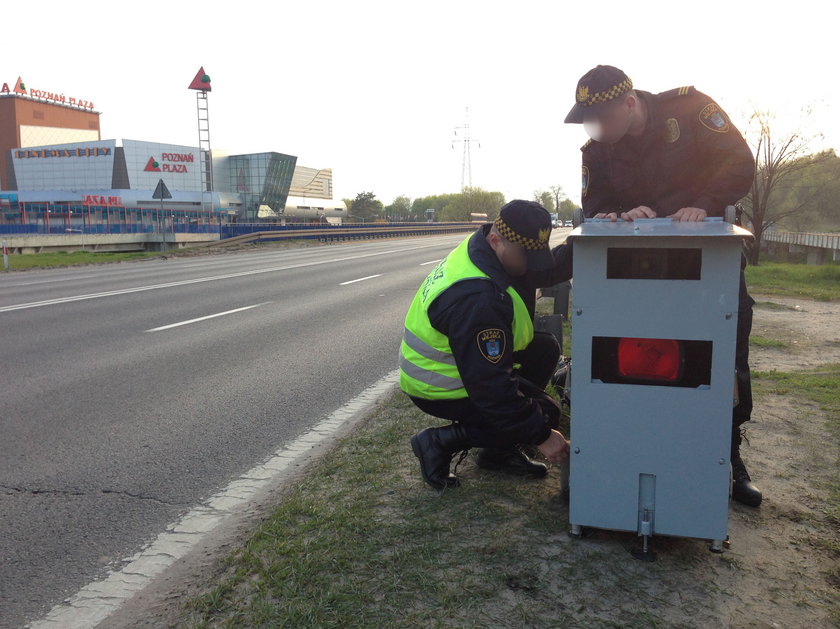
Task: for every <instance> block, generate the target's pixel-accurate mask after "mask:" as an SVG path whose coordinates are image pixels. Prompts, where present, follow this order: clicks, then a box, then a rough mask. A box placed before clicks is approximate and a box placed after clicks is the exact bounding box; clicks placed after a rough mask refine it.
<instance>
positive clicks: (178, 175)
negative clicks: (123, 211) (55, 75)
mask: <svg viewBox="0 0 840 629" xmlns="http://www.w3.org/2000/svg"><path fill="white" fill-rule="evenodd" d="M61 98H64V95H61ZM72 100H73V103H70V102H68V100H67V99H66V98H65V99H64V102H62V101H61V100H60V99H59V96H58V95H56V94H53V93H50V92H45V91H41V90H27V89H26V87H25V86H23V84H22V82H21V81H20V79H18V82H17V84H15V88H14V90H12V89H10V87H9V84H3V85H2V90H0V191H2V193H3V194H2V196H3V200H4V202H5V203H6V204H7V205H8V203H9V201H13V202H14V203H16V204H17V206H18V207H20V208H21V210H22V211H23V212H24V213H25V212H26V209H27V208H30V215H32V214H33V212H35V213H37V210H38V208H43V207H56V208H61V207H68V208H69V207H71V206H72V207H79V206H82V207H84V206H88V207H98V208H102V207H123V208H131V209H133V210H142V209H144V208H161V207H165V208H166V209H167V210H175V211H180V210H186V211H190V210H201V211H214V212H220V213H221V214H224V215H226V216H228V217H232V216H235V220H236V221H238V222H254V221H257V220H266V219H267V220H283V221H287V222H312V221H319V222H320V221H328V222H341V219H342V217H345V216H346V215H347V211H346V209H345V207H344V204H343V203H342V202H339V203H335V202H333V201H332V196H333V189H332V170H331V169H314V168H307V167H302V166H298V165H297V158H296V157H295V156H293V155H287V154H285V153H278V152H266V153H250V154H242V155H228V154H225V153H223V152H221V151H217V150H213V151H212V152H211V154H210V155H207V154H205V153H204V152H203V151H201V150H200V149H199V148H198V147H195V146H183V145H176V144H166V143H160V142H144V141H139V140H128V139H124V140H115V139H109V140H103V139H101V137H100V126H99V115H100V114H99V112H97V111H94V110H93V103H91V102H89V101H87V100H83V99H72ZM202 159H206V160H207V162H205V163H204V164H202V163H201V160H202ZM202 168H203V169H204V172H203V174H202ZM208 173H212V177H211V176H209V175H208ZM161 181H162V182H163V185H164V187H165V188H166V190H167V191H168V193H169V194H170V195H171V198H165V199H164V200H161V199H160V198H159V196H160V195H155V191H156V190H159V184H160V182H161ZM203 181H207V182H209V181H212V185H207V184H203V183H202V182H203ZM156 196H157V197H158V198H155V197H156ZM68 213H69V210H68ZM13 214H14V212H9V210H8V209H6V210H4V217H5V219H6V221H7V222H8V221H9V219H10V217H11V218H13ZM0 220H2V219H0Z"/></svg>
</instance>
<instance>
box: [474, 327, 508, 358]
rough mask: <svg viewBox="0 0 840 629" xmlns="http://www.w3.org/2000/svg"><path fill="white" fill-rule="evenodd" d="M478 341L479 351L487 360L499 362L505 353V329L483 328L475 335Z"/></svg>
mask: <svg viewBox="0 0 840 629" xmlns="http://www.w3.org/2000/svg"><path fill="white" fill-rule="evenodd" d="M475 340H476V343H478V351H480V352H481V355H482V356H484V358H485V359H486V360H488V361H489V362H491V363H493V364H494V365H495V364H496V363H498V362H499V361H500V360H501V359H502V356H503V355H504V353H505V331H504V330H500V329H499V328H488V329H486V330H482V331H481V332H479V333H478V334H476V336H475Z"/></svg>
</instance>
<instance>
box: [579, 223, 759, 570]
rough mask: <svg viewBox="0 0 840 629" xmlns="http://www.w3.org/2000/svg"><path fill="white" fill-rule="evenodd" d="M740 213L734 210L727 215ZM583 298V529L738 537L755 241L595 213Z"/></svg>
mask: <svg viewBox="0 0 840 629" xmlns="http://www.w3.org/2000/svg"><path fill="white" fill-rule="evenodd" d="M728 215H731V212H729V213H728ZM569 237H570V238H572V239H574V247H575V253H574V255H575V290H574V294H573V298H572V308H571V310H572V315H571V316H572V365H573V367H574V369H573V374H572V375H573V377H572V378H571V399H572V401H573V403H572V405H571V431H570V432H571V454H570V458H571V461H570V492H569V522H570V525H571V530H570V534H571V535H572V536H574V537H580V536H581V535H582V533H583V529H584V527H593V528H598V529H610V530H618V531H631V532H632V531H635V532H636V533H637V534H638V535H639V536H640V537H641V545H640V548H638V549H636V550H634V556H636V557H637V558H640V559H645V560H653V558H654V557H655V554H654V553H653V552H652V550H651V549H650V548H649V546H648V542H649V538H650V537H651V536H653V535H657V534H658V535H670V536H682V537H691V538H700V539H707V540H710V541H711V549H712V550H713V551H716V552H720V551H721V550H722V548H723V542H724V541H725V540H726V539H727V523H728V522H727V521H728V509H729V493H730V487H731V480H730V474H731V473H730V460H729V457H730V440H731V435H732V406H733V383H734V373H735V337H736V326H737V320H738V288H739V273H740V263H741V250H742V243H743V241H744V239H745V238H751V237H752V234H750V233H749V232H748V231H746V230H744V229H742V228H740V227H737V226H735V225H733V224H730V223H729V222H726V221H724V220H723V219H720V218H710V219H706V220H705V221H704V222H696V223H691V222H677V221H671V219H660V218H656V219H643V220H636V221H634V222H624V221H618V222H610V221H609V220H593V219H588V220H586V221H583V222H582V223H581V224H579V226H578V227H576V229H575V230H574V231H573V232H572V234H571V235H570V236H569Z"/></svg>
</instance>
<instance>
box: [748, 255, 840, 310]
mask: <svg viewBox="0 0 840 629" xmlns="http://www.w3.org/2000/svg"><path fill="white" fill-rule="evenodd" d="M744 273H745V276H746V279H747V286H748V287H749V290H750V292H751V293H758V294H762V295H782V296H787V297H808V298H811V299H818V300H820V301H833V300H835V299H840V264H824V265H821V266H812V265H807V264H788V263H776V262H771V263H767V264H761V265H759V266H748V267H747V268H746V270H745V271H744Z"/></svg>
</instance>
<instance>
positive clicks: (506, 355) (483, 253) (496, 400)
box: [428, 224, 572, 444]
mask: <svg viewBox="0 0 840 629" xmlns="http://www.w3.org/2000/svg"><path fill="white" fill-rule="evenodd" d="M490 227H491V225H490V224H487V225H483V226H482V227H480V228H479V229H478V230H477V231H476V232H475V234H473V235H472V236H471V237H470V242H469V248H468V253H469V256H470V260H472V262H473V264H475V265H476V266H477V267H478V268H479V269H481V270H482V271H484V272H485V273H487V275H488V276H489V277H490V279H491V281H487V280H486V279H475V280H464V281H461V282H457V283H456V284H453V285H452V286H450V287H449V288H447V289H446V290H445V291H444V292H443V293H441V294H440V295H439V296H438V297H437V299H435V301H433V302H432V303H431V305H430V306H429V309H428V314H429V321H430V322H431V324H432V326H433V327H434V328H435V329H436V330H438V331H439V332H441V333H442V334H445V335H446V336H447V337H449V345H450V347H451V348H452V353H453V355H454V356H455V362H456V364H457V365H458V372H459V373H460V375H461V380H462V381H463V383H464V387H465V388H466V390H467V394H468V395H469V399H470V402H471V403H472V404H473V405H474V406H476V407H478V409H479V410H480V411H481V415H482V418H483V419H484V420H486V421H488V422H489V423H490V424H491V426H490V428H491V429H493V430H494V431H497V432H499V433H503V434H505V435H508V436H510V437H511V438H512V439H513V440H514V441H515V442H516V443H532V444H539V443H542V442H543V441H545V440H546V439H548V437H549V434H550V429H549V428H548V426H547V424H546V418H545V416H544V415H543V414H542V412H541V410H540V406H539V404H537V403H536V402H535V401H534V400H532V399H529V398H527V397H525V396H524V395H523V394H522V393H521V392H520V391H519V384H518V381H517V379H516V378H515V377H514V375H513V363H514V358H513V331H512V324H513V302H512V300H511V298H510V295H508V294H507V293H506V292H505V291H506V290H507V288H508V286H513V287H514V289H515V290H516V291H517V292H518V293H519V294H520V296H521V297H522V299H523V301H524V302H525V305H526V306H527V308H528V312H529V314H530V316H531V318H532V319H533V316H534V307H535V302H536V289H537V288H539V287H543V286H550V285H552V284H556V283H558V282H564V281H566V280H568V279H569V278H571V276H572V263H571V247H570V246H567V245H560V246H558V247H555V248H554V249H553V250H552V254H553V256H554V260H555V266H554V268H552V269H549V270H547V271H541V272H531V273H528V274H527V275H525V276H524V277H522V278H512V277H510V276H509V275H508V274H507V273H506V272H505V270H504V268H503V267H502V265H501V263H500V262H499V259H498V258H497V257H496V254H495V252H494V251H493V249H492V248H491V247H490V245H489V244H488V242H487V239H486V237H487V233H488V232H489V231H490ZM491 328H493V329H498V330H502V332H503V334H504V341H505V342H504V343H503V347H504V352H503V354H502V357H501V359H497V358H496V357H493V360H490V358H489V357H487V356H485V355H484V354H483V353H482V351H481V346H480V344H479V343H478V342H477V338H478V335H479V334H480V333H481V332H482V331H484V330H487V329H491Z"/></svg>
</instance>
